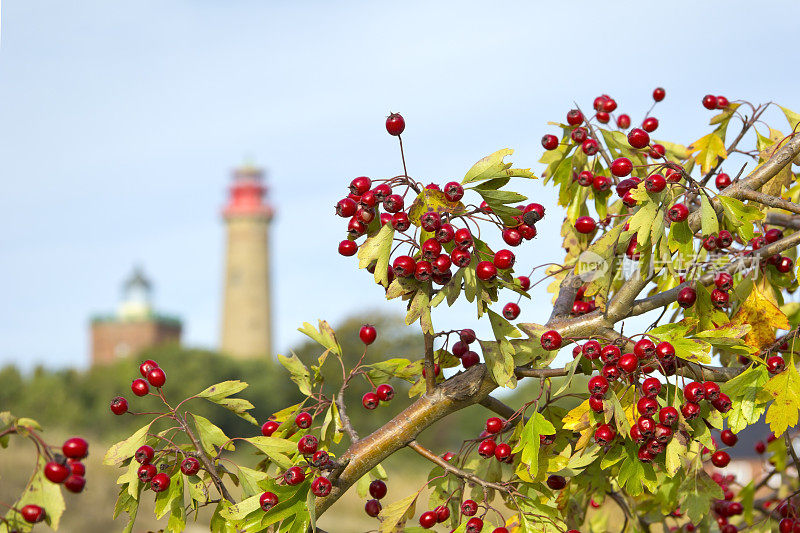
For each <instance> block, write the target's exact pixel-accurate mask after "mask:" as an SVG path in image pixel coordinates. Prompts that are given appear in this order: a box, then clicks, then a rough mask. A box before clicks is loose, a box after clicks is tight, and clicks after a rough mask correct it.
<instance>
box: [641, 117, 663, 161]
mask: <svg viewBox="0 0 800 533" xmlns="http://www.w3.org/2000/svg"><path fill="white" fill-rule="evenodd" d="M657 128H658V119H657V118H656V117H647V118H646V119H644V121H643V122H642V129H643V130H644V131H646V132H648V133H652V132H654V131H656V129H657ZM662 155H663V154H662Z"/></svg>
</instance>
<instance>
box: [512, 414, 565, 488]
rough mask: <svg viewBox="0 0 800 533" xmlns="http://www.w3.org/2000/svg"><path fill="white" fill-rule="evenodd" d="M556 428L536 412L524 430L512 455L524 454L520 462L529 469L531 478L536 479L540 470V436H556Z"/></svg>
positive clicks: (526, 423)
mask: <svg viewBox="0 0 800 533" xmlns="http://www.w3.org/2000/svg"><path fill="white" fill-rule="evenodd" d="M555 432H556V428H555V427H553V424H552V423H550V421H549V420H547V419H546V418H545V417H544V416H542V413H540V412H539V411H536V412H535V413H534V414H533V416H531V417H530V418H529V419H528V421H527V422H525V426H524V427H523V428H522V433H521V434H520V438H519V441H518V442H517V444H516V446H514V449H513V450H512V453H517V452H520V451H521V452H522V454H521V456H520V461H521V462H522V464H524V465H526V466H527V467H528V472H529V473H530V475H531V477H536V474H537V472H538V468H539V448H540V447H541V443H540V442H539V436H540V435H554V434H555Z"/></svg>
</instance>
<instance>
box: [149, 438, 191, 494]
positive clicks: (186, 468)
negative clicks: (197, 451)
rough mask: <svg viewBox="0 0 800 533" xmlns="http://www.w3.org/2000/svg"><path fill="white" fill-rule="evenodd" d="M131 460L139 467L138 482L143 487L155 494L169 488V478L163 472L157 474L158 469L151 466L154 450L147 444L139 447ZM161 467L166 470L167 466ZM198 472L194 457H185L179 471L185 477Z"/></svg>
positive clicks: (153, 465) (154, 454) (154, 457)
mask: <svg viewBox="0 0 800 533" xmlns="http://www.w3.org/2000/svg"><path fill="white" fill-rule="evenodd" d="M133 458H134V459H135V460H136V462H137V463H139V465H140V466H139V469H138V470H137V471H136V475H137V477H138V478H139V481H141V482H142V483H143V484H144V485H145V486H149V488H150V489H151V490H152V491H153V492H156V493H158V492H164V491H165V490H167V489H168V488H169V483H170V479H169V476H168V475H167V474H166V473H164V472H159V471H158V467H156V465H155V464H153V461H154V460H155V459H156V450H155V449H154V448H153V447H152V446H150V445H148V444H144V445H142V446H140V447H139V449H138V450H136V453H135V454H134V455H133ZM161 466H162V468H166V467H167V466H168V465H167V464H166V463H163V464H162V465H161ZM199 470H200V462H199V461H198V460H197V459H195V458H194V457H186V458H185V459H184V460H183V461H182V462H181V471H182V472H183V473H184V474H186V475H194V474H196V473H197V472H198V471H199Z"/></svg>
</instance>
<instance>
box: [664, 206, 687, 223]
mask: <svg viewBox="0 0 800 533" xmlns="http://www.w3.org/2000/svg"><path fill="white" fill-rule="evenodd" d="M667 218H669V219H670V221H671V222H683V221H684V220H686V219H687V218H689V209H688V208H687V207H686V206H685V205H683V204H675V205H673V206H672V207H670V208H669V211H668V212H667Z"/></svg>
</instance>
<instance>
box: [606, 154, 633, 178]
mask: <svg viewBox="0 0 800 533" xmlns="http://www.w3.org/2000/svg"><path fill="white" fill-rule="evenodd" d="M632 170H633V163H631V160H630V159H628V158H627V157H619V158H617V159H615V160H614V162H613V163H611V173H612V174H614V175H615V176H617V177H618V178H623V177H625V176H627V175H629V174H630V173H631V171H632Z"/></svg>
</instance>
